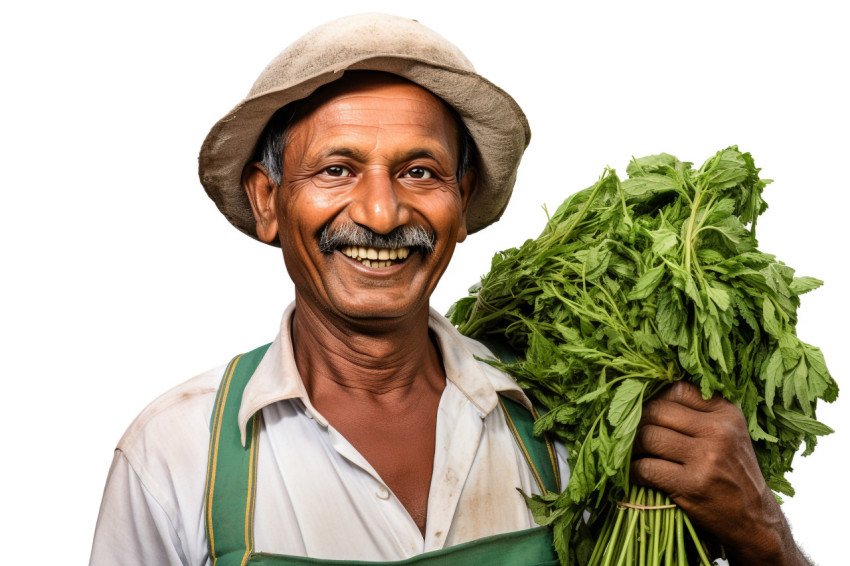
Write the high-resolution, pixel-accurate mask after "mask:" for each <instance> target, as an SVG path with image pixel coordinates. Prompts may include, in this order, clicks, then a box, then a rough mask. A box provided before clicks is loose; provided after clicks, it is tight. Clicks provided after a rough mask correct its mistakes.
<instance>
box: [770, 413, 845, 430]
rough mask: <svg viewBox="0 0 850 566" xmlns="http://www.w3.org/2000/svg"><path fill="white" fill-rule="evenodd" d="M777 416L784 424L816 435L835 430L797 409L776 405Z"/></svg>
mask: <svg viewBox="0 0 850 566" xmlns="http://www.w3.org/2000/svg"><path fill="white" fill-rule="evenodd" d="M776 416H777V417H778V418H779V420H780V422H782V424H784V425H785V426H787V427H789V428H791V429H793V430H796V431H798V432H803V433H807V434H813V435H816V436H824V435H827V434H832V433H833V432H835V431H834V430H832V429H831V428H829V427H828V426H826V425H825V424H823V423H821V422H818V421H816V420H815V419H813V418H811V417H808V416H806V415H804V414H802V413H800V412H797V411H793V410H789V409H783V408H782V407H776Z"/></svg>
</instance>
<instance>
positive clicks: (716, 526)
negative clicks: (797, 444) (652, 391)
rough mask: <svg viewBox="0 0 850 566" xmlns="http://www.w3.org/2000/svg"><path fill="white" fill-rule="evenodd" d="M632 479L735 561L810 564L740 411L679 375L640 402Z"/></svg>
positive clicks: (736, 562)
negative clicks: (667, 500) (668, 501)
mask: <svg viewBox="0 0 850 566" xmlns="http://www.w3.org/2000/svg"><path fill="white" fill-rule="evenodd" d="M633 457H634V458H633V462H632V466H631V477H632V479H633V480H634V481H635V483H638V484H643V485H647V486H650V487H654V488H657V489H659V490H661V491H664V492H665V493H667V494H668V495H669V496H670V497H671V498H672V499H673V501H674V502H675V503H676V505H678V506H679V507H681V508H682V510H683V511H685V513H687V514H688V517H690V519H691V521H692V522H693V523H694V524H695V525H697V526H698V527H699V528H700V529H702V531H703V532H705V533H706V534H708V535H709V536H711V537H713V538H714V539H715V540H716V541H717V542H719V543H721V544H723V545H724V547H725V548H726V552H727V554H728V555H729V557H730V560H731V563H732V564H771V565H781V564H808V562H807V561H806V559H805V558H804V557H803V555H802V553H801V552H800V551H799V549H798V548H797V546H796V544H794V540H793V538H792V537H791V532H790V529H789V527H788V523H787V522H786V521H785V517H784V516H783V514H782V511H781V510H780V509H779V504H778V503H777V502H776V499H775V498H774V497H773V494H772V493H771V491H770V489H769V488H768V487H767V485H766V484H765V482H764V478H763V476H762V474H761V470H760V469H759V466H758V462H757V460H756V456H755V453H754V452H753V446H752V442H751V441H750V435H749V432H748V430H747V423H746V420H745V419H744V415H743V414H742V413H741V411H740V410H739V409H738V408H737V407H735V406H734V405H732V404H731V403H729V402H728V401H726V400H724V399H722V398H721V397H717V396H715V397H714V398H712V399H709V400H708V401H706V400H704V399H703V398H702V395H701V394H700V391H699V389H697V388H696V387H695V386H693V385H691V384H688V383H684V382H678V383H675V384H674V385H673V386H671V387H670V388H668V389H666V390H665V391H663V392H662V393H660V394H659V395H657V396H656V397H655V398H654V399H653V400H651V401H650V402H649V403H647V404H646V406H645V407H644V409H643V417H642V418H641V422H640V424H639V425H638V430H637V434H636V436H635V444H634V449H633Z"/></svg>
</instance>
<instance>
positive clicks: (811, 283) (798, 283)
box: [788, 277, 823, 295]
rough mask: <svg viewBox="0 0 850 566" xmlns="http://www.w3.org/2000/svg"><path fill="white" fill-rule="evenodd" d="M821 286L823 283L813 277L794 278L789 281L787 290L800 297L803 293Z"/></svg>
mask: <svg viewBox="0 0 850 566" xmlns="http://www.w3.org/2000/svg"><path fill="white" fill-rule="evenodd" d="M821 285H823V281H821V280H820V279H815V278H814V277H795V278H794V279H792V280H791V284H790V285H789V286H788V288H789V290H790V291H791V292H792V293H794V294H795V295H802V294H803V293H808V292H809V291H811V290H813V289H817V288H818V287H820V286H821Z"/></svg>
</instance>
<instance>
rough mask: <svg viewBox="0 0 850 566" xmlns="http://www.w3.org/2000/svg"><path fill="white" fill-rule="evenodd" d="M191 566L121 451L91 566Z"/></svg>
mask: <svg viewBox="0 0 850 566" xmlns="http://www.w3.org/2000/svg"><path fill="white" fill-rule="evenodd" d="M151 564H157V565H163V566H170V565H175V566H176V565H181V566H188V564H189V562H188V560H187V559H186V552H185V550H184V549H183V548H182V544H181V542H180V538H179V536H178V535H177V531H176V529H175V528H174V525H173V524H172V521H171V520H170V519H169V517H168V516H167V514H166V513H165V511H164V510H163V508H162V506H161V505H160V503H159V502H157V501H156V499H155V498H154V497H153V496H152V495H151V493H150V492H149V491H148V490H147V489H146V488H145V486H144V485H143V484H142V481H141V480H140V479H139V476H138V474H136V472H135V470H133V468H132V466H131V465H130V462H129V461H128V460H127V458H126V457H125V456H124V454H123V452H121V451H120V450H116V451H115V457H114V458H113V460H112V466H111V467H110V469H109V475H108V477H107V479H106V488H105V489H104V492H103V501H102V502H101V505H100V514H99V515H98V519H97V527H96V529H95V534H94V544H93V545H92V554H91V560H90V562H89V565H90V566H125V565H126V566H135V565H138V566H149V565H151Z"/></svg>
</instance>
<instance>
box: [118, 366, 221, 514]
mask: <svg viewBox="0 0 850 566" xmlns="http://www.w3.org/2000/svg"><path fill="white" fill-rule="evenodd" d="M224 369H225V366H221V367H217V368H214V369H211V370H208V371H206V372H204V373H202V374H200V375H197V376H195V377H193V378H192V379H190V380H188V381H186V382H184V383H181V384H180V385H178V386H177V387H174V388H173V389H171V390H169V391H167V392H166V393H164V394H163V395H161V396H159V397H158V398H156V399H155V400H154V401H153V402H152V403H150V404H149V405H148V406H147V407H146V408H145V409H144V410H143V411H142V412H141V413H140V414H139V416H137V417H136V419H135V420H134V421H133V423H132V424H131V425H130V427H129V428H128V429H127V431H126V432H125V433H124V436H123V437H122V438H121V440H120V441H119V442H118V448H117V449H118V451H119V452H121V453H122V454H123V455H124V457H125V458H126V460H127V462H128V464H129V465H130V467H131V468H132V469H133V471H134V472H135V473H136V474H137V475H138V477H139V479H140V480H141V482H142V483H143V484H144V485H145V487H146V488H147V489H148V490H149V491H151V492H152V494H154V496H155V497H157V499H159V498H160V497H162V498H164V499H166V500H167V499H170V497H169V495H172V494H168V493H161V492H163V491H169V487H168V486H170V485H173V484H174V483H175V482H177V483H179V482H180V481H181V477H182V478H186V477H195V476H197V475H198V474H201V477H203V474H204V473H205V468H206V459H207V452H208V449H209V446H208V445H209V429H210V416H211V415H212V410H213V405H214V404H215V397H216V392H217V391H218V386H219V383H220V382H221V376H222V374H223V373H224Z"/></svg>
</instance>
